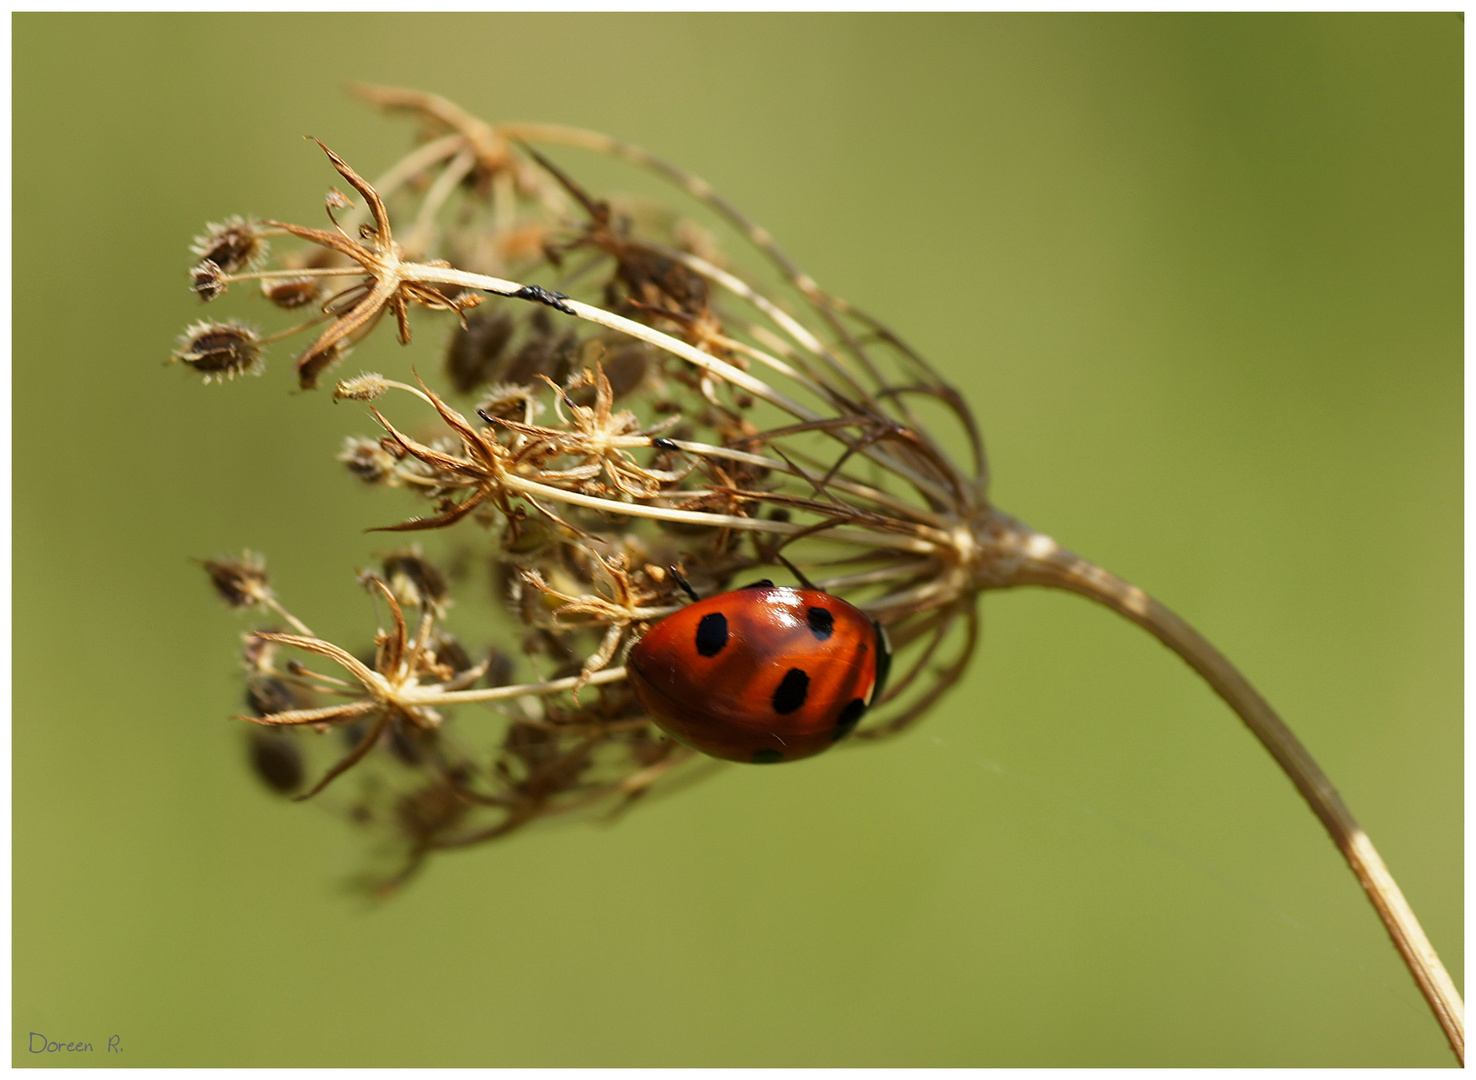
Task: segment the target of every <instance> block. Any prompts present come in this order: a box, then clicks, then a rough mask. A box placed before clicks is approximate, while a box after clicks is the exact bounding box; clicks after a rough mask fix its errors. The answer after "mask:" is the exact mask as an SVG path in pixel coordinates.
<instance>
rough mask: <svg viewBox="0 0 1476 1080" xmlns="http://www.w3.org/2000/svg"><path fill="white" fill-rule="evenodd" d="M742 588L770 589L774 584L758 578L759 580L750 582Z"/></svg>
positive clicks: (766, 579)
mask: <svg viewBox="0 0 1476 1080" xmlns="http://www.w3.org/2000/svg"><path fill="white" fill-rule="evenodd" d="M743 587H744V588H745V589H772V588H773V587H774V583H773V582H772V581H770V580H769V579H768V578H759V580H757V581H750V582H749V583H748V584H747V585H745V586H743Z"/></svg>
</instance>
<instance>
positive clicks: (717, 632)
mask: <svg viewBox="0 0 1476 1080" xmlns="http://www.w3.org/2000/svg"><path fill="white" fill-rule="evenodd" d="M727 643H728V619H727V616H725V615H724V614H723V613H722V612H721V611H714V612H713V613H712V614H711V615H704V616H702V621H701V622H699V623H698V624H697V653H698V655H700V656H716V655H717V654H718V653H720V652H722V651H723V646H724V645H726V644H727Z"/></svg>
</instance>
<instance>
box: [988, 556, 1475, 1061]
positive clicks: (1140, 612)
mask: <svg viewBox="0 0 1476 1080" xmlns="http://www.w3.org/2000/svg"><path fill="white" fill-rule="evenodd" d="M1022 547H1023V549H1024V552H1025V557H1024V558H1023V559H1022V560H1021V562H1020V564H1019V566H1018V567H1017V569H1016V570H1015V572H1014V574H1013V579H1012V580H1010V581H1008V582H1007V583H1005V584H1006V586H1011V585H1044V586H1048V587H1051V588H1056V589H1065V590H1067V591H1068V592H1074V593H1077V594H1079V595H1081V596H1085V597H1087V598H1088V599H1090V600H1095V601H1096V602H1097V603H1099V604H1102V605H1103V606H1104V607H1107V608H1110V609H1111V610H1113V611H1115V612H1117V613H1118V614H1119V615H1122V616H1123V617H1125V618H1127V619H1130V620H1131V621H1133V622H1135V623H1137V624H1138V625H1139V626H1141V627H1143V629H1145V630H1147V631H1148V632H1149V633H1150V634H1152V635H1153V636H1154V637H1156V638H1157V639H1158V640H1159V641H1161V642H1163V644H1165V645H1167V646H1168V647H1169V648H1170V649H1171V650H1173V651H1174V652H1175V653H1176V654H1178V656H1179V657H1180V658H1181V659H1182V660H1184V662H1185V663H1187V664H1188V665H1189V666H1190V667H1192V668H1193V669H1194V670H1195V671H1197V672H1198V673H1199V674H1200V676H1202V677H1203V678H1204V680H1205V682H1207V683H1209V684H1210V686H1211V687H1212V688H1213V689H1214V691H1215V693H1217V694H1219V695H1220V697H1221V698H1223V699H1224V701H1225V703H1226V704H1228V705H1229V706H1230V707H1231V708H1232V709H1234V710H1235V713H1236V715H1238V716H1239V717H1240V718H1241V720H1243V721H1244V722H1245V726H1246V727H1248V728H1250V730H1251V733H1252V734H1254V735H1255V737H1256V738H1257V739H1259V740H1260V741H1261V745H1262V746H1264V747H1265V748H1266V749H1267V750H1269V751H1270V752H1271V756H1272V757H1273V758H1275V759H1276V763H1277V764H1278V765H1280V766H1281V769H1282V771H1283V772H1285V773H1286V774H1287V776H1288V777H1290V778H1291V782H1292V783H1293V784H1294V785H1296V788H1297V790H1298V791H1299V792H1301V794H1302V798H1304V799H1306V800H1307V805H1309V806H1310V807H1311V808H1312V812H1313V813H1314V814H1316V815H1317V817H1318V820H1320V821H1321V822H1322V824H1323V826H1324V827H1325V828H1326V829H1327V831H1328V834H1329V835H1330V836H1331V837H1332V840H1333V843H1334V844H1336V845H1337V847H1338V850H1339V851H1341V852H1342V853H1343V858H1344V859H1346V860H1347V862H1348V865H1349V866H1350V867H1351V868H1352V870H1353V873H1354V875H1355V876H1356V877H1357V878H1358V882H1359V884H1361V885H1362V886H1363V889H1364V892H1366V893H1367V894H1368V898H1369V900H1370V901H1371V902H1372V904H1373V906H1374V910H1375V911H1377V912H1378V915H1379V918H1380V919H1381V920H1382V921H1383V924H1384V928H1385V929H1386V930H1388V932H1389V936H1390V937H1391V938H1392V939H1393V940H1394V947H1395V948H1396V949H1398V950H1399V955H1400V956H1401V957H1403V958H1404V963H1405V965H1406V966H1407V967H1408V968H1409V971H1410V974H1411V975H1413V976H1414V980H1415V983H1416V985H1417V986H1419V988H1420V993H1422V994H1423V995H1424V996H1425V1000H1426V1001H1427V1002H1429V1004H1430V1009H1431V1011H1432V1012H1433V1013H1434V1014H1435V1019H1436V1020H1437V1021H1438V1022H1439V1023H1440V1026H1441V1028H1442V1029H1443V1030H1444V1032H1445V1037H1446V1038H1447V1039H1448V1040H1449V1041H1450V1046H1451V1049H1452V1050H1454V1051H1455V1055H1456V1057H1457V1059H1459V1060H1460V1062H1461V1063H1462V1064H1465V1053H1466V1051H1465V1047H1466V1035H1465V1006H1464V1004H1463V1003H1462V1001H1461V995H1460V993H1459V991H1457V990H1456V987H1455V983H1454V982H1453V981H1452V980H1451V977H1450V975H1449V973H1448V972H1447V971H1446V970H1445V967H1444V965H1443V964H1441V962H1440V957H1439V955H1437V954H1436V952H1435V949H1434V947H1433V946H1432V945H1431V944H1430V940H1429V938H1427V937H1426V936H1425V932H1424V930H1423V929H1422V928H1421V927H1420V923H1419V920H1418V919H1416V918H1415V913H1414V911H1413V910H1412V909H1411V908H1410V906H1409V902H1408V901H1406V900H1405V898H1404V894H1403V893H1401V892H1400V891H1399V886H1398V885H1397V884H1396V883H1395V881H1394V878H1393V875H1391V874H1390V873H1389V869H1388V867H1386V866H1385V865H1384V861H1383V859H1381V858H1380V857H1379V853H1378V852H1377V851H1376V850H1375V849H1374V846H1373V843H1372V841H1370V840H1369V838H1368V834H1367V833H1365V832H1364V831H1363V828H1362V827H1361V826H1360V825H1359V824H1358V822H1357V821H1356V820H1355V819H1354V817H1353V815H1352V813H1351V812H1350V811H1349V810H1348V807H1347V806H1346V805H1345V804H1344V803H1343V799H1342V796H1340V795H1339V794H1338V792H1337V789H1335V788H1334V787H1333V785H1332V781H1331V780H1329V779H1328V778H1327V775H1326V774H1325V773H1324V772H1323V771H1322V769H1321V768H1319V767H1318V765H1317V762H1315V761H1314V760H1313V759H1312V755H1311V754H1309V753H1308V752H1307V749H1306V747H1304V746H1303V745H1302V744H1301V742H1300V741H1299V740H1298V739H1297V737H1296V736H1295V735H1293V734H1292V732H1291V729H1290V728H1288V727H1287V726H1286V724H1285V723H1284V722H1283V721H1282V719H1281V717H1279V716H1277V715H1276V712H1275V710H1273V709H1272V708H1271V706H1270V705H1269V704H1268V703H1267V702H1266V699H1265V698H1263V697H1262V696H1261V695H1260V694H1259V693H1258V692H1257V691H1256V689H1255V687H1253V686H1251V684H1250V683H1249V682H1247V681H1246V679H1245V676H1243V675H1241V674H1240V672H1239V671H1237V670H1236V669H1235V667H1234V665H1232V664H1231V663H1230V661H1228V660H1226V659H1225V657H1224V656H1223V655H1222V654H1221V653H1220V652H1219V650H1218V649H1216V648H1215V647H1214V646H1213V645H1211V644H1210V643H1209V642H1208V641H1206V640H1205V639H1204V638H1203V637H1201V636H1200V635H1199V633H1198V632H1197V631H1196V630H1195V629H1194V628H1193V627H1191V626H1190V625H1189V624H1188V623H1186V622H1185V621H1184V620H1183V619H1181V618H1179V617H1178V616H1177V615H1175V614H1174V613H1173V612H1172V611H1170V610H1169V609H1168V608H1166V607H1164V606H1163V605H1162V604H1160V603H1159V602H1158V601H1157V600H1154V599H1153V598H1152V597H1151V596H1149V595H1148V594H1147V593H1145V592H1143V590H1142V589H1139V588H1138V587H1137V586H1135V585H1130V584H1128V583H1127V582H1125V581H1123V580H1122V579H1121V578H1118V577H1116V576H1114V575H1113V574H1110V573H1108V572H1107V571H1105V570H1103V569H1101V568H1100V567H1097V566H1095V565H1093V564H1092V563H1090V562H1088V561H1087V560H1085V559H1082V558H1080V557H1079V556H1077V555H1074V554H1072V553H1071V552H1069V551H1066V550H1065V549H1063V548H1062V547H1060V546H1059V545H1058V544H1056V543H1055V542H1054V541H1052V540H1050V539H1049V538H1048V537H1045V536H1041V535H1039V534H1034V533H1028V531H1027V532H1026V534H1025V540H1024V543H1023V544H1022Z"/></svg>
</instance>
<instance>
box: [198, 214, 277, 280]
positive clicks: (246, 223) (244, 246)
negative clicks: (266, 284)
mask: <svg viewBox="0 0 1476 1080" xmlns="http://www.w3.org/2000/svg"><path fill="white" fill-rule="evenodd" d="M267 250H268V243H267V239H266V234H265V233H264V232H263V230H262V228H261V226H260V224H259V223H257V222H255V221H253V220H251V219H250V218H244V217H239V216H232V217H228V218H226V219H225V221H223V222H221V223H220V224H218V225H217V224H214V223H212V224H210V225H207V226H205V232H204V233H203V234H201V235H200V236H197V237H195V239H194V242H193V243H191V244H190V251H191V253H192V254H194V255H196V256H198V257H199V259H200V261H201V262H202V263H204V262H209V263H213V264H215V266H216V267H217V268H218V269H220V270H221V271H223V272H224V273H227V274H235V273H238V272H240V271H242V270H247V269H251V268H252V267H255V266H258V265H260V264H261V263H262V261H263V260H265V259H266V256H267Z"/></svg>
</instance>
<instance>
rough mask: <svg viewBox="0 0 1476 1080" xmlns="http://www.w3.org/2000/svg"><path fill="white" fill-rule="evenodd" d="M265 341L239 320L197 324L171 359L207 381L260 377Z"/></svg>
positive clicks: (187, 333)
mask: <svg viewBox="0 0 1476 1080" xmlns="http://www.w3.org/2000/svg"><path fill="white" fill-rule="evenodd" d="M264 344H265V343H264V342H263V341H262V339H261V337H260V336H259V335H258V334H257V333H256V331H255V330H253V329H251V327H249V326H246V325H244V324H242V323H238V322H235V321H230V322H197V323H194V324H193V325H191V326H190V327H188V328H187V329H186V330H185V332H184V333H183V334H182V335H180V339H179V345H178V347H176V348H175V350H174V352H173V354H171V356H170V360H171V361H173V362H177V363H181V364H184V365H185V366H186V367H188V368H189V369H190V370H191V371H194V372H195V373H196V374H198V375H200V376H201V377H202V378H203V379H204V381H205V382H207V383H208V382H225V381H226V380H229V379H234V378H235V377H236V376H237V375H260V374H261V373H262V371H263V370H265V367H266V364H265V362H264V361H263V360H262V355H261V354H262V349H263V347H264Z"/></svg>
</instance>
